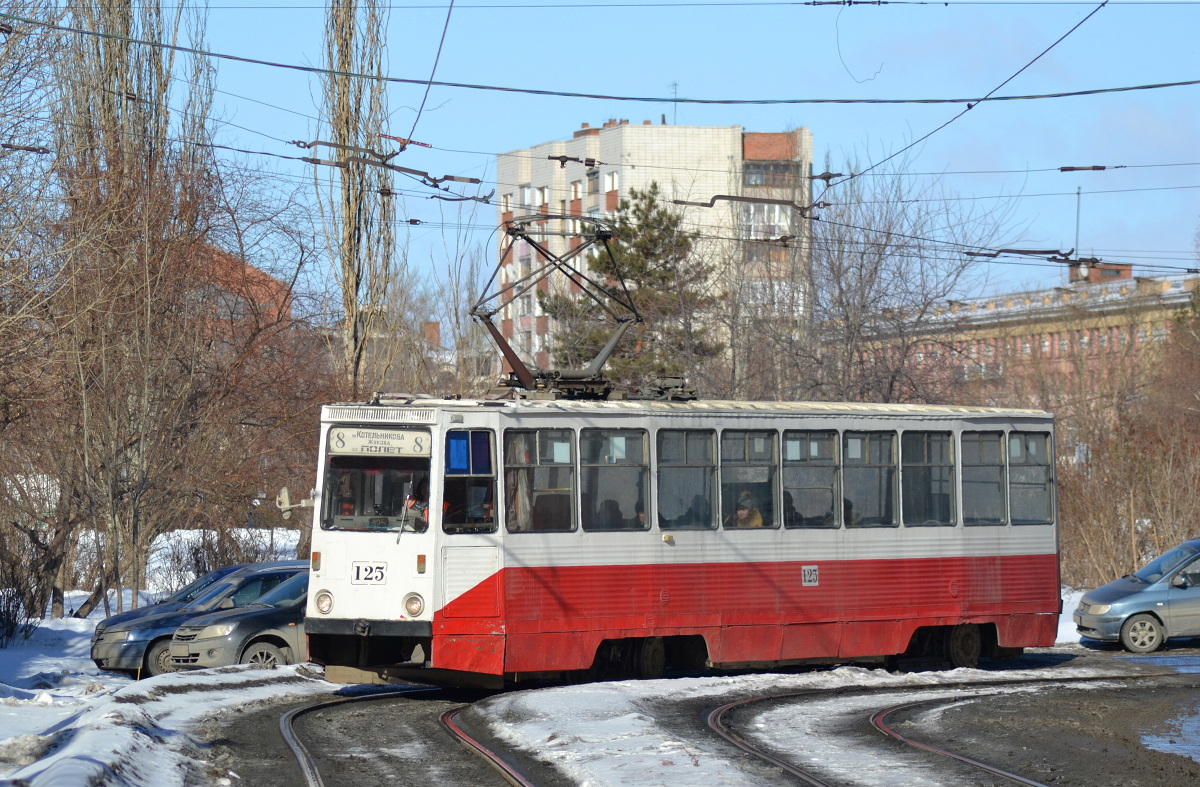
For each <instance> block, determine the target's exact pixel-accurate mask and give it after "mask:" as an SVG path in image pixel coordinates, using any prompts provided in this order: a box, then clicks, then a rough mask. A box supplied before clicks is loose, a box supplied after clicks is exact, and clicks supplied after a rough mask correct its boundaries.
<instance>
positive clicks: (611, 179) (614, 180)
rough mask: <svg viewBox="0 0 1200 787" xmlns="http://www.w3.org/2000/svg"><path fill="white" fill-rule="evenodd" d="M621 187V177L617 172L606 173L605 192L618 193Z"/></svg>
mask: <svg viewBox="0 0 1200 787" xmlns="http://www.w3.org/2000/svg"><path fill="white" fill-rule="evenodd" d="M620 187H621V175H620V173H619V172H617V170H613V171H612V172H609V173H606V174H605V176H604V190H605V191H617V190H618V189H619V188H620Z"/></svg>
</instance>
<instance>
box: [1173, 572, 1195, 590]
mask: <svg viewBox="0 0 1200 787" xmlns="http://www.w3.org/2000/svg"><path fill="white" fill-rule="evenodd" d="M1190 584H1191V583H1190V582H1188V580H1187V577H1185V576H1184V575H1183V574H1176V575H1175V576H1173V577H1171V587H1173V588H1185V587H1188V586H1189V585H1190Z"/></svg>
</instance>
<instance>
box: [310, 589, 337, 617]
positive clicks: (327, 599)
mask: <svg viewBox="0 0 1200 787" xmlns="http://www.w3.org/2000/svg"><path fill="white" fill-rule="evenodd" d="M313 603H314V604H316V605H317V612H320V613H321V614H322V615H328V614H329V611H330V610H331V609H333V594H332V593H330V592H329V591H328V590H322V591H320V592H319V593H317V595H315V596H313Z"/></svg>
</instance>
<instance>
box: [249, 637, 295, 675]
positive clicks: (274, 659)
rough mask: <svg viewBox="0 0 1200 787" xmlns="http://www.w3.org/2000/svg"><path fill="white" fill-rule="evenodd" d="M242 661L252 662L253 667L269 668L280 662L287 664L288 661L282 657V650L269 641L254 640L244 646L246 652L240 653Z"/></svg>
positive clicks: (276, 665)
mask: <svg viewBox="0 0 1200 787" xmlns="http://www.w3.org/2000/svg"><path fill="white" fill-rule="evenodd" d="M242 663H243V664H252V665H254V666H255V667H261V668H263V669H271V668H273V667H278V666H279V665H281V664H287V663H288V662H287V659H286V658H284V655H283V651H282V650H280V649H279V648H277V647H275V646H274V645H272V644H271V643H270V642H255V643H254V644H253V645H251V646H250V647H248V648H246V652H245V653H243V654H242Z"/></svg>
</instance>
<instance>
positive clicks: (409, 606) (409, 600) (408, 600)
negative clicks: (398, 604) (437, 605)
mask: <svg viewBox="0 0 1200 787" xmlns="http://www.w3.org/2000/svg"><path fill="white" fill-rule="evenodd" d="M404 611H405V612H407V613H408V616H409V617H410V618H415V617H417V616H419V615H420V614H421V613H422V612H424V611H425V599H423V598H421V594H420V593H409V594H408V595H407V596H405V597H404Z"/></svg>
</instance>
